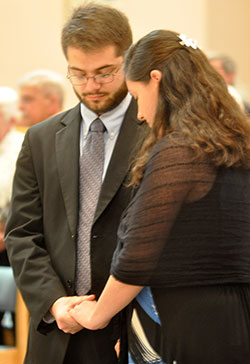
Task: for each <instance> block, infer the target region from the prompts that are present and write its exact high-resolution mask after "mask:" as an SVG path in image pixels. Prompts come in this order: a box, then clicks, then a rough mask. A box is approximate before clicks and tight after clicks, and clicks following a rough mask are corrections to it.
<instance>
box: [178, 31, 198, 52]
mask: <svg viewBox="0 0 250 364" xmlns="http://www.w3.org/2000/svg"><path fill="white" fill-rule="evenodd" d="M178 38H179V39H180V40H181V41H180V42H179V43H180V44H181V45H183V46H186V47H192V48H193V49H196V48H197V46H198V44H197V40H193V39H192V38H188V37H187V36H186V34H183V33H181V34H179V35H178Z"/></svg>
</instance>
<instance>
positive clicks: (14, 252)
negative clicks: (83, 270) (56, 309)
mask: <svg viewBox="0 0 250 364" xmlns="http://www.w3.org/2000/svg"><path fill="white" fill-rule="evenodd" d="M41 195H42V192H41V188H40V186H39V183H38V179H37V176H36V173H35V168H34V164H33V156H32V151H31V148H30V132H29V131H28V132H27V133H26V136H25V139H24V143H23V146H22V149H21V152H20V155H19V158H18V160H17V166H16V172H15V177H14V183H13V195H12V200H11V206H10V212H9V217H8V221H7V226H6V238H5V241H6V247H7V251H8V255H9V259H10V263H11V266H12V267H13V270H14V275H15V278H16V282H17V286H18V288H19V289H20V291H21V293H22V295H23V298H24V300H25V302H26V304H27V307H28V310H29V312H30V316H31V320H32V322H33V324H34V325H35V327H36V328H37V329H38V330H39V331H41V332H43V333H46V330H50V329H51V327H50V325H46V324H45V323H44V322H43V317H44V316H45V314H46V313H47V312H48V310H49V308H50V306H51V305H52V304H53V302H54V301H55V300H56V299H57V298H59V297H61V296H66V295H67V294H66V292H65V289H64V286H63V284H62V283H61V280H60V278H59V277H58V275H57V274H56V272H55V270H54V269H53V265H52V262H51V258H50V255H49V252H48V251H47V249H46V244H45V238H44V230H43V203H42V196H41ZM46 326H47V328H46Z"/></svg>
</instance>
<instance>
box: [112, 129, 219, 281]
mask: <svg viewBox="0 0 250 364" xmlns="http://www.w3.org/2000/svg"><path fill="white" fill-rule="evenodd" d="M193 157H194V156H193V152H192V150H191V149H190V148H188V147H186V146H180V145H178V144H176V143H174V142H173V141H172V139H171V138H170V137H168V136H166V137H164V138H163V139H161V140H160V142H159V143H158V144H157V145H156V147H155V148H154V150H153V152H152V155H151V157H150V159H149V161H148V163H147V165H146V168H145V173H144V177H143V180H142V183H141V186H140V188H139V189H138V192H137V194H136V195H135V197H134V199H133V200H132V201H131V203H130V205H129V206H128V208H127V210H126V211H125V212H124V215H123V218H122V221H121V224H120V227H119V230H118V248H117V250H116V252H115V254H114V257H113V261H112V266H111V273H112V274H113V275H114V276H115V277H116V278H117V279H118V280H120V281H123V282H125V283H129V284H138V285H152V283H154V282H155V280H157V279H160V277H161V270H162V268H163V269H165V268H166V267H162V266H161V265H162V263H161V262H162V261H163V259H162V256H163V255H164V254H166V253H167V250H166V247H167V244H168V236H169V234H170V231H171V229H172V227H173V225H174V223H175V221H176V218H177V216H178V214H179V211H180V209H181V207H182V206H183V204H186V203H189V202H191V201H194V200H196V199H199V198H201V197H203V196H204V195H205V194H206V193H207V192H208V191H209V189H210V188H211V186H212V184H213V180H214V175H215V171H214V169H213V168H211V167H210V166H209V164H208V163H207V162H206V161H200V162H194V161H193V159H194V158H193ZM177 254H178V253H177ZM163 264H164V261H163ZM157 272H158V273H159V274H157Z"/></svg>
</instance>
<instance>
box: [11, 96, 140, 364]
mask: <svg viewBox="0 0 250 364" xmlns="http://www.w3.org/2000/svg"><path fill="white" fill-rule="evenodd" d="M136 112H137V111H136V105H135V102H134V101H133V100H132V102H131V104H130V107H129V109H128V111H127V113H126V116H125V118H124V121H123V124H122V126H121V129H120V134H119V136H118V139H117V142H116V145H115V148H114V152H113V155H112V158H111V161H110V164H109V167H108V170H107V173H106V177H105V180H104V182H103V185H102V189H101V193H100V199H99V202H98V206H97V210H96V214H95V219H94V224H93V227H92V232H91V269H92V292H93V293H95V294H96V295H97V297H98V295H99V294H100V293H101V291H102V289H103V287H104V285H105V282H106V280H107V278H108V276H109V267H110V262H111V258H112V254H113V251H114V249H115V247H116V231H117V226H118V223H119V219H120V216H121V213H122V211H123V210H124V208H125V207H126V205H127V204H128V202H129V200H130V198H131V190H130V189H129V188H126V187H125V186H124V182H125V181H126V178H127V173H128V166H129V162H130V160H131V156H132V154H133V150H134V147H135V146H136V145H138V140H139V138H140V134H142V130H143V129H144V128H143V127H142V126H140V125H139V123H138V120H137V119H136ZM80 120H81V116H80V108H79V105H77V106H76V107H75V108H73V109H71V110H69V111H66V112H64V113H62V114H59V115H57V116H54V117H53V118H50V119H48V120H46V121H44V122H42V123H39V124H37V125H35V126H33V127H31V128H30V129H29V130H28V132H27V133H26V136H25V140H24V143H23V146H22V149H21V152H20V155H19V158H18V162H17V168H16V174H15V178H14V187H13V197H12V202H11V207H10V215H9V219H8V222H7V228H6V234H7V237H6V245H7V249H8V254H9V258H10V262H11V265H12V266H13V269H14V274H15V277H16V281H17V285H18V287H19V288H20V290H21V292H22V295H23V297H24V300H25V302H26V304H27V306H28V309H29V311H30V316H31V325H30V334H29V345H28V353H27V357H26V361H25V363H26V364H44V363H46V364H55V363H56V364H60V363H62V361H63V358H64V355H65V351H66V348H67V345H68V340H69V335H68V334H64V333H63V332H62V331H60V330H58V329H57V326H56V324H54V325H47V324H44V322H43V317H44V316H45V314H46V313H47V312H48V310H49V308H50V307H51V305H52V304H53V302H54V301H55V300H56V299H58V298H59V297H61V296H68V295H74V294H75V291H74V280H75V261H76V252H75V244H76V233H77V222H78V174H79V135H80V134H79V132H80ZM44 334H45V335H44Z"/></svg>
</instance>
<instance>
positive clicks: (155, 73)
mask: <svg viewBox="0 0 250 364" xmlns="http://www.w3.org/2000/svg"><path fill="white" fill-rule="evenodd" d="M150 78H151V79H152V80H155V81H160V80H161V78H162V72H161V71H159V70H153V71H151V72H150Z"/></svg>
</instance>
